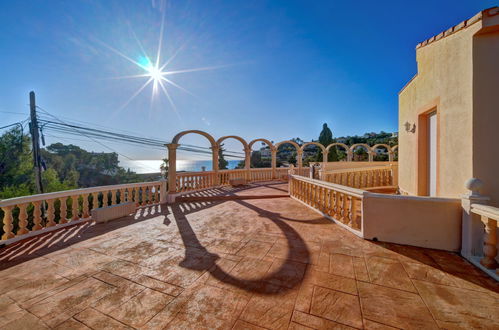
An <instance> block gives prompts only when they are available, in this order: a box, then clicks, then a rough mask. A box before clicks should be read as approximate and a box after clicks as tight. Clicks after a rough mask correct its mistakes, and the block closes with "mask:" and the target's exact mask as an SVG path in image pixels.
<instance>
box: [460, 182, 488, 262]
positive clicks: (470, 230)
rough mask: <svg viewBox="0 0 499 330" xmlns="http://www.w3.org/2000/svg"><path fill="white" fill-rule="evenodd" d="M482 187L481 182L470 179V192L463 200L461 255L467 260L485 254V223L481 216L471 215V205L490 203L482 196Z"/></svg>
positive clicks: (468, 184) (468, 186)
mask: <svg viewBox="0 0 499 330" xmlns="http://www.w3.org/2000/svg"><path fill="white" fill-rule="evenodd" d="M482 186H483V182H482V181H481V180H479V179H476V178H471V179H469V180H468V181H466V189H468V190H469V192H468V193H466V194H465V195H464V196H463V197H462V199H461V205H462V207H463V219H462V244H461V255H462V256H463V257H465V258H470V257H471V256H474V255H475V256H476V255H482V253H483V247H482V240H483V223H482V221H481V218H480V216H479V215H477V214H473V213H471V204H487V203H488V201H489V198H488V197H486V196H482V195H480V189H481V188H482Z"/></svg>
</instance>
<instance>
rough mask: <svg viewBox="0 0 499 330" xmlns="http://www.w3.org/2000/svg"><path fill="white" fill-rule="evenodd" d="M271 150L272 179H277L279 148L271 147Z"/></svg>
mask: <svg viewBox="0 0 499 330" xmlns="http://www.w3.org/2000/svg"><path fill="white" fill-rule="evenodd" d="M270 152H271V154H272V163H271V164H272V166H271V167H272V179H274V180H275V179H276V177H277V174H276V170H275V169H276V167H277V148H272V147H270Z"/></svg>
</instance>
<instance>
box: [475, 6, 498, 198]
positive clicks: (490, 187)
mask: <svg viewBox="0 0 499 330" xmlns="http://www.w3.org/2000/svg"><path fill="white" fill-rule="evenodd" d="M484 25H485V27H484V28H483V29H482V30H481V31H480V32H479V33H478V34H477V35H476V36H475V38H474V39H473V72H474V75H473V176H474V177H476V178H479V179H481V180H482V181H483V183H484V186H483V191H482V193H483V194H484V195H486V196H490V198H491V200H490V204H491V205H493V206H499V15H497V16H494V19H493V20H492V19H490V20H487V21H485V24H484ZM487 25H488V26H489V27H487Z"/></svg>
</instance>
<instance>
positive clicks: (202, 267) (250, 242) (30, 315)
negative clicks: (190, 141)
mask: <svg viewBox="0 0 499 330" xmlns="http://www.w3.org/2000/svg"><path fill="white" fill-rule="evenodd" d="M286 189H287V187H286V184H284V183H269V184H260V185H253V186H252V187H250V188H249V189H241V190H225V191H224V192H220V191H218V192H216V191H214V192H211V194H212V195H215V194H217V193H218V194H220V193H224V194H226V195H227V194H229V195H232V196H239V197H237V198H234V199H233V200H223V201H216V200H207V201H199V200H197V201H192V202H188V201H187V202H183V203H177V204H174V205H171V206H168V207H165V206H163V207H160V206H151V207H147V208H143V209H140V210H139V211H138V212H137V214H136V215H135V216H133V217H128V218H123V219H119V220H115V221H112V222H109V223H108V224H98V225H97V224H93V223H86V224H82V225H78V226H73V227H68V228H64V229H62V230H59V231H56V232H53V233H48V234H46V235H44V236H39V237H35V238H32V239H29V240H27V241H24V242H20V243H18V244H15V245H11V246H8V247H5V248H3V249H1V250H0V278H1V281H0V328H2V329H42V328H56V329H88V328H92V329H103V328H112V329H125V328H126V329H129V328H141V329H142V328H145V329H162V328H171V329H264V328H267V329H286V328H289V329H352V328H359V329H361V328H365V329H394V328H404V329H411V328H418V329H433V328H445V329H459V328H461V329H470V328H484V329H494V328H495V329H498V328H499V318H498V317H497V316H498V315H499V294H498V292H499V287H498V285H497V283H496V282H495V281H493V280H492V279H490V278H488V277H486V276H485V275H484V274H483V273H481V272H480V271H479V270H478V269H477V268H475V267H473V266H472V265H470V264H469V263H467V262H466V261H465V260H464V259H462V258H461V257H459V256H458V255H456V254H452V253H448V252H443V251H437V250H429V249H422V248H415V247H407V246H401V245H395V244H384V243H374V242H369V241H365V240H362V239H360V238H358V237H356V236H355V235H353V234H352V233H350V232H348V231H346V230H345V229H342V228H340V227H339V226H338V225H335V224H334V223H332V222H331V221H329V220H327V219H325V218H323V217H321V216H320V215H319V214H318V213H316V212H314V211H313V210H311V209H309V208H308V207H306V206H304V205H303V204H301V203H299V202H297V201H295V200H293V199H291V198H289V197H279V196H278V195H279V194H282V192H283V191H284V192H285V191H286ZM205 194H210V192H207V193H205ZM268 195H274V196H271V197H273V198H268V197H269V196H268ZM193 196H194V195H193ZM241 196H243V197H244V196H247V197H248V198H247V199H245V198H241ZM255 196H256V197H258V196H261V197H266V198H255Z"/></svg>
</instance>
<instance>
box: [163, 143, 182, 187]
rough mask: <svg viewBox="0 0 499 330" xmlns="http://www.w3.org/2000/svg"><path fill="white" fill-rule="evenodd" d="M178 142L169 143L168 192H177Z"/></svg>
mask: <svg viewBox="0 0 499 330" xmlns="http://www.w3.org/2000/svg"><path fill="white" fill-rule="evenodd" d="M178 146H179V145H178V144H177V143H168V144H167V145H166V147H167V148H168V192H169V193H170V194H175V193H176V192H177V148H178Z"/></svg>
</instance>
